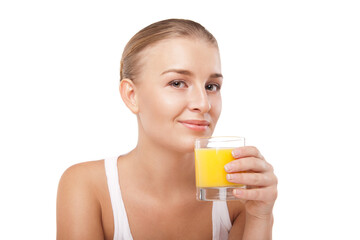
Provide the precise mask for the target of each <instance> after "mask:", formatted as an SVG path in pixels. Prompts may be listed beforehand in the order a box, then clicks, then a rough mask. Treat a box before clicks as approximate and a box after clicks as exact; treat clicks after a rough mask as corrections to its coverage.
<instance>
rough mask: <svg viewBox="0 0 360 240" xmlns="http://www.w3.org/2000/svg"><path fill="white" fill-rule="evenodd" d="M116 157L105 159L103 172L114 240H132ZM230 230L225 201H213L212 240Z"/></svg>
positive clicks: (220, 239)
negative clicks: (112, 218)
mask: <svg viewBox="0 0 360 240" xmlns="http://www.w3.org/2000/svg"><path fill="white" fill-rule="evenodd" d="M117 159H118V157H111V158H106V159H105V161H104V162H105V172H106V177H107V183H108V188H109V193H110V199H111V205H112V210H113V215H114V240H132V239H133V238H132V235H131V231H130V226H129V221H128V218H127V215H126V209H125V206H124V202H123V200H122V197H121V191H120V185H119V176H118V168H117ZM230 228H231V221H230V216H229V211H228V207H227V204H226V202H225V201H215V202H213V205H212V236H213V237H212V239H213V240H225V239H228V234H229V231H230Z"/></svg>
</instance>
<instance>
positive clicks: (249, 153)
mask: <svg viewBox="0 0 360 240" xmlns="http://www.w3.org/2000/svg"><path fill="white" fill-rule="evenodd" d="M232 155H233V157H234V158H243V157H257V158H260V159H263V160H264V157H263V155H261V153H260V151H259V150H258V149H257V148H256V147H253V146H245V147H239V148H235V149H233V151H232Z"/></svg>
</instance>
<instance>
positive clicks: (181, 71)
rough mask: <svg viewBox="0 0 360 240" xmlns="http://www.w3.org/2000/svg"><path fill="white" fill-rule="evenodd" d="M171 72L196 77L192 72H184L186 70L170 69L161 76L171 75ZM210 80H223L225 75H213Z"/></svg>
mask: <svg viewBox="0 0 360 240" xmlns="http://www.w3.org/2000/svg"><path fill="white" fill-rule="evenodd" d="M170 72H173V73H178V74H182V75H187V76H193V75H194V74H193V73H192V72H190V71H188V70H184V69H169V70H166V71H164V72H162V73H161V74H160V75H164V74H166V73H170ZM210 78H223V75H222V74H221V73H213V74H211V75H210Z"/></svg>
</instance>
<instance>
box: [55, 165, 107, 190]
mask: <svg viewBox="0 0 360 240" xmlns="http://www.w3.org/2000/svg"><path fill="white" fill-rule="evenodd" d="M104 174H105V170H104V160H97V161H89V162H82V163H78V164H75V165H72V166H71V167H69V168H68V169H66V170H65V172H64V173H63V175H62V176H61V179H60V183H67V182H68V181H71V182H72V183H74V182H73V181H75V183H77V182H82V183H88V184H91V183H92V182H94V181H96V180H97V178H98V177H101V175H104Z"/></svg>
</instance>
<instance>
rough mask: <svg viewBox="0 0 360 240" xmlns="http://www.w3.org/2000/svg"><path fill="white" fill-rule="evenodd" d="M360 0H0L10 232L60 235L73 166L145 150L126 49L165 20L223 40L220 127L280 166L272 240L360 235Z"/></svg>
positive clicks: (2, 141)
mask: <svg viewBox="0 0 360 240" xmlns="http://www.w3.org/2000/svg"><path fill="white" fill-rule="evenodd" d="M236 2H237V3H236ZM357 2H358V1H346V0H342V1H331V0H329V1H319V0H311V1H308V0H303V1H223V2H220V1H194V0H192V1H184V0H182V1H140V2H139V1H130V0H129V1H80V0H71V1H70V0H66V1H64V0H63V1H48V0H47V1H39V0H35V1H1V3H0V35H1V37H0V41H1V44H0V80H1V83H0V110H1V117H0V121H1V125H0V155H1V156H0V161H1V164H0V189H1V199H0V201H1V204H0V218H1V227H0V228H1V230H0V239H55V234H56V212H55V210H56V209H55V206H56V191H57V184H58V181H59V179H60V176H61V174H62V173H63V171H64V170H65V169H66V168H67V167H69V166H71V165H72V164H75V163H78V162H83V161H89V160H98V159H102V158H104V157H106V156H113V155H117V154H121V153H125V152H127V151H129V150H130V149H132V148H133V147H134V146H135V143H136V136H137V135H136V131H137V129H136V119H135V117H134V116H133V115H132V114H131V113H130V111H129V110H128V109H126V108H125V106H124V104H123V103H122V101H121V99H120V96H119V93H118V85H119V62H120V57H121V53H122V50H123V47H124V46H125V44H126V42H127V41H128V40H129V39H130V37H131V36H132V35H134V34H135V33H136V32H137V31H138V30H140V29H141V28H143V27H145V26H146V25H148V24H150V23H153V22H155V21H158V20H162V19H165V18H189V19H192V20H195V21H198V22H200V23H201V24H203V25H204V26H205V27H206V28H208V29H209V30H210V32H212V33H213V34H214V35H215V37H216V38H217V40H218V42H219V46H220V51H221V56H222V68H223V74H224V76H225V79H224V85H223V88H222V94H223V113H222V116H221V118H220V121H219V123H218V126H217V130H216V133H215V135H241V136H244V137H246V138H247V145H255V146H257V147H258V148H259V149H260V150H261V151H262V153H263V155H264V156H265V157H266V158H267V160H268V161H269V162H270V163H272V164H273V166H274V167H275V170H276V174H277V176H278V178H279V185H278V188H279V197H278V200H277V202H276V205H275V208H274V215H275V224H274V230H273V232H274V234H273V235H274V239H281V240H282V239H283V240H288V239H360V233H359V232H358V228H359V217H360V210H359V205H358V204H359V202H360V197H359V195H358V194H357V192H359V190H358V189H359V181H360V178H359V176H358V172H359V170H358V169H359V166H360V165H359V160H360V157H359V146H358V145H359V134H360V128H359V123H360V117H359V102H360V96H359V95H360V94H359V90H360V87H359V85H357V82H359V80H360V47H359V46H360V44H359V43H360V14H359V12H360V8H359V4H358V3H357ZM235 3H236V4H235Z"/></svg>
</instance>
